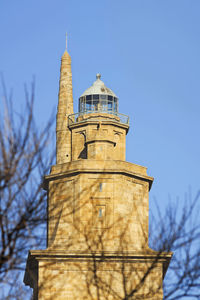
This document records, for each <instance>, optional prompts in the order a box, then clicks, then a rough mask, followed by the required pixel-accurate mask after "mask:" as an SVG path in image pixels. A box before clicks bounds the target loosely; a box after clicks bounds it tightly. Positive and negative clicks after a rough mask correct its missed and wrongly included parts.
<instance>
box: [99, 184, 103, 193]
mask: <svg viewBox="0 0 200 300" xmlns="http://www.w3.org/2000/svg"><path fill="white" fill-rule="evenodd" d="M102 190H103V183H102V182H101V183H100V184H99V191H100V192H102Z"/></svg>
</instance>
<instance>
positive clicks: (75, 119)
mask: <svg viewBox="0 0 200 300" xmlns="http://www.w3.org/2000/svg"><path fill="white" fill-rule="evenodd" d="M86 120H87V122H90V121H91V122H94V121H101V122H104V121H106V122H107V121H112V122H116V123H120V124H124V125H128V126H129V117H128V116H127V115H124V114H120V113H118V112H114V111H105V110H91V111H90V110H87V111H85V112H78V113H76V114H71V115H69V116H68V125H69V126H71V125H75V124H78V123H83V122H85V121H86Z"/></svg>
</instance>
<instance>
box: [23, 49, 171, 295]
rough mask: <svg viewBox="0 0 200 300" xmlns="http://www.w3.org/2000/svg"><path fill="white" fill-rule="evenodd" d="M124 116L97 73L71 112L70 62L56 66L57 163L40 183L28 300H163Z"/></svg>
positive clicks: (164, 261) (146, 185)
mask: <svg viewBox="0 0 200 300" xmlns="http://www.w3.org/2000/svg"><path fill="white" fill-rule="evenodd" d="M128 130H129V118H128V116H126V115H123V114H120V113H119V112H118V98H117V96H116V95H115V94H114V93H113V91H112V90H111V89H109V88H107V87H106V86H105V84H104V83H103V81H102V80H101V75H100V74H97V76H96V81H95V82H94V83H93V85H92V86H91V87H90V88H88V89H87V90H86V91H85V92H84V93H83V94H82V95H81V97H80V98H79V109H78V113H75V114H74V113H73V97H72V74H71V58H70V56H69V54H68V53H67V51H66V52H65V53H64V55H63V57H62V60H61V71H60V88H59V101H58V110H57V126H56V151H57V153H56V165H54V166H52V168H51V172H50V174H49V175H47V176H46V177H45V180H44V186H45V189H46V190H47V192H48V224H47V249H45V250H31V251H30V253H29V256H28V260H27V267H26V273H25V277H24V282H25V284H26V285H29V286H30V287H32V288H33V295H34V296H33V299H35V300H37V299H39V300H47V299H48V300H50V299H58V300H66V299H80V300H81V299H93V300H94V299H98V300H99V299H101V300H103V299H105V300H107V299H110V300H111V299H112V300H115V299H116V300H117V299H162V298H163V293H162V281H163V278H164V275H165V272H166V270H167V267H168V264H169V261H170V258H171V253H158V252H156V251H154V250H152V249H150V248H149V246H148V215H149V206H148V193H149V190H150V188H151V185H152V182H153V178H152V177H149V176H148V175H147V170H146V168H145V167H142V166H138V165H135V164H132V163H129V162H126V161H125V152H126V134H127V133H128Z"/></svg>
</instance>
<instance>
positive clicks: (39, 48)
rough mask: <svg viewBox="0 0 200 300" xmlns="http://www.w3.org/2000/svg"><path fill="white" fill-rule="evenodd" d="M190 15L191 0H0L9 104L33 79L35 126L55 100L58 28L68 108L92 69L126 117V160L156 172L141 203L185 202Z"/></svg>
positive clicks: (192, 174)
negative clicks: (67, 76) (67, 63)
mask: <svg viewBox="0 0 200 300" xmlns="http://www.w3.org/2000/svg"><path fill="white" fill-rule="evenodd" d="M199 14H200V1H199V0H187V1H186V0H167V1H164V0H124V1H119V0H101V1H94V0H89V1H88V0H84V1H81V0H79V1H77V0H68V1H67V0H65V1H64V0H56V1H52V0H51V1H50V0H48V1H47V0H40V1H39V0H34V1H30V0H17V1H16V0H0V72H2V73H3V76H4V79H5V81H6V84H7V88H8V89H11V88H12V89H13V91H14V97H13V99H14V101H15V105H16V108H17V109H18V110H20V109H21V106H22V104H23V100H24V93H23V90H24V83H27V84H28V85H30V83H31V81H32V78H33V76H35V78H36V101H35V111H36V115H37V121H38V123H39V124H41V125H42V124H44V123H45V121H46V120H47V118H48V116H49V114H50V113H51V111H52V110H53V109H55V108H56V105H57V95H58V84H59V68H60V58H61V55H62V54H63V52H64V50H65V32H66V31H67V32H68V36H69V39H68V50H69V52H70V55H71V58H72V72H73V75H72V76H73V92H74V103H75V107H74V108H75V111H77V99H78V97H79V96H80V95H81V93H82V92H83V91H84V90H85V89H86V88H88V87H89V86H90V85H91V84H92V83H93V81H94V80H95V76H96V73H98V72H100V73H101V74H102V80H103V81H104V82H105V84H106V85H107V86H108V87H110V88H111V89H112V90H113V91H114V92H115V93H116V94H117V96H118V97H119V112H121V113H124V114H127V115H129V116H130V125H131V126H130V131H129V133H128V136H127V160H128V161H130V162H133V163H136V164H140V165H144V166H146V167H148V174H149V175H150V176H153V177H154V178H155V182H154V184H153V187H152V190H151V193H150V201H152V199H153V197H156V199H157V201H158V202H159V203H162V204H166V203H167V201H168V195H171V197H172V198H173V200H174V201H176V197H177V196H178V197H179V198H180V199H184V194H185V192H186V191H187V190H188V187H189V186H191V190H192V193H193V195H194V194H195V193H196V192H197V190H198V189H199V187H200V184H199V183H200V180H199V166H200V139H199V129H200V118H199V114H200V88H199V86H200V84H199V83H200V55H199V53H200V18H199ZM0 97H2V90H0Z"/></svg>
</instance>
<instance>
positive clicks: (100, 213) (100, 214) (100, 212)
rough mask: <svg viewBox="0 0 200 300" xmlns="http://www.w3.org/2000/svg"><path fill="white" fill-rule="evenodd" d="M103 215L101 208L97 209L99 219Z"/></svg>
mask: <svg viewBox="0 0 200 300" xmlns="http://www.w3.org/2000/svg"><path fill="white" fill-rule="evenodd" d="M102 217H103V214H102V208H99V218H102Z"/></svg>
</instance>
